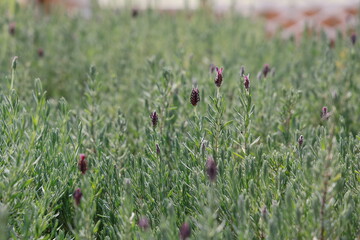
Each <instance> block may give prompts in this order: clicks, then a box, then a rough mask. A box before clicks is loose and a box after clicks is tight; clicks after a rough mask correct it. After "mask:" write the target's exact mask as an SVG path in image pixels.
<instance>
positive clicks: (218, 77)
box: [215, 67, 224, 87]
mask: <svg viewBox="0 0 360 240" xmlns="http://www.w3.org/2000/svg"><path fill="white" fill-rule="evenodd" d="M215 69H216V77H215V85H216V86H217V87H220V86H221V83H222V81H223V73H222V72H223V70H224V68H218V67H216V68H215Z"/></svg>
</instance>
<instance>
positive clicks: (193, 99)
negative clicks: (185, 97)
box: [190, 88, 200, 106]
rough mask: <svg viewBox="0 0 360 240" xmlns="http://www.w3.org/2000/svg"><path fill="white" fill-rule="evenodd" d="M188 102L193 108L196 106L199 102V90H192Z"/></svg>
mask: <svg viewBox="0 0 360 240" xmlns="http://www.w3.org/2000/svg"><path fill="white" fill-rule="evenodd" d="M190 102H191V104H192V105H193V106H196V105H197V104H198V102H200V94H199V89H197V88H193V90H192V91H191V95H190Z"/></svg>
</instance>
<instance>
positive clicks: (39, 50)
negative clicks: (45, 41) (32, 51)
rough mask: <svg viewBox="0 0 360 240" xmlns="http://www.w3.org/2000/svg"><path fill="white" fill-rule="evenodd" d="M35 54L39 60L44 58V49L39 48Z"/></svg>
mask: <svg viewBox="0 0 360 240" xmlns="http://www.w3.org/2000/svg"><path fill="white" fill-rule="evenodd" d="M37 53H38V56H39V57H40V58H42V57H44V49H42V48H39V49H38V51H37Z"/></svg>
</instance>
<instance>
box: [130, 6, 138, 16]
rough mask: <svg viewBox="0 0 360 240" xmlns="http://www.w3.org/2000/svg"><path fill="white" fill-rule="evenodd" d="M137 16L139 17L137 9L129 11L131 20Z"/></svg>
mask: <svg viewBox="0 0 360 240" xmlns="http://www.w3.org/2000/svg"><path fill="white" fill-rule="evenodd" d="M138 15H139V9H137V8H133V9H132V10H131V16H132V17H133V18H136V17H137V16H138Z"/></svg>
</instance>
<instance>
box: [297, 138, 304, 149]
mask: <svg viewBox="0 0 360 240" xmlns="http://www.w3.org/2000/svg"><path fill="white" fill-rule="evenodd" d="M298 143H299V147H301V146H302V145H303V143H304V136H303V135H300V137H299V139H298Z"/></svg>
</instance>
